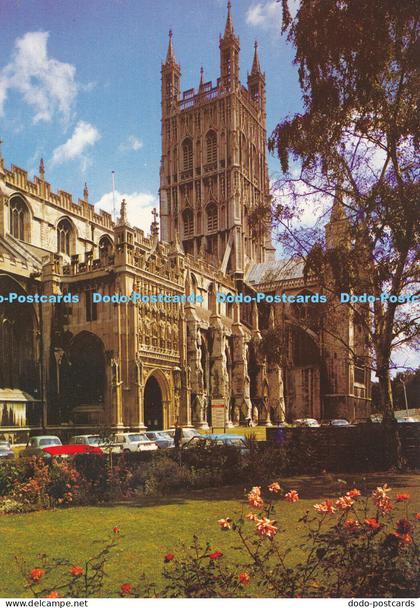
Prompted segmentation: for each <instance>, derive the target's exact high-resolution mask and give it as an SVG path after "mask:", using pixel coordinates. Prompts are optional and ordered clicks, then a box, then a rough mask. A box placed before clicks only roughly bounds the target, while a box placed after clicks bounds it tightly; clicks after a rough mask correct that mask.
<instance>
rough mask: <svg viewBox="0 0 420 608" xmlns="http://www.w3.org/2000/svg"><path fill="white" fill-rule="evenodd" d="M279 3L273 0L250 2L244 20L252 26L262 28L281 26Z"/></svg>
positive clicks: (277, 27)
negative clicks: (269, 0)
mask: <svg viewBox="0 0 420 608" xmlns="http://www.w3.org/2000/svg"><path fill="white" fill-rule="evenodd" d="M281 16H282V10H281V4H280V3H279V2H276V0H273V1H271V2H265V3H262V2H258V4H251V6H250V7H249V8H248V11H247V13H246V22H247V23H248V25H253V26H254V27H261V28H263V29H272V28H273V27H274V28H276V29H280V28H281Z"/></svg>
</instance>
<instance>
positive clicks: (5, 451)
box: [0, 441, 15, 460]
mask: <svg viewBox="0 0 420 608" xmlns="http://www.w3.org/2000/svg"><path fill="white" fill-rule="evenodd" d="M14 457H15V453H14V452H13V450H12V447H11V445H10V443H9V442H8V441H0V459H1V460H3V459H6V458H14Z"/></svg>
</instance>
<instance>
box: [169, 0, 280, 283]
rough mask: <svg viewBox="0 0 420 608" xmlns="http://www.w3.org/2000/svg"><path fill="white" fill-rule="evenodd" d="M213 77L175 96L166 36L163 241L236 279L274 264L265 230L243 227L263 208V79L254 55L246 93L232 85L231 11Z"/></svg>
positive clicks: (176, 80)
mask: <svg viewBox="0 0 420 608" xmlns="http://www.w3.org/2000/svg"><path fill="white" fill-rule="evenodd" d="M219 49H220V77H219V78H218V80H217V83H216V84H215V85H213V84H212V82H205V80H204V71H203V69H202V70H201V78H200V84H199V87H198V90H195V89H189V90H187V91H184V92H183V93H182V96H181V95H180V76H181V70H180V67H179V65H178V64H177V62H176V60H175V54H174V48H173V40H172V34H170V40H169V48H168V52H167V56H166V60H165V63H164V64H163V65H162V159H161V179H160V219H161V226H162V239H163V240H164V241H169V242H171V241H174V240H175V235H176V234H177V233H178V236H179V239H180V241H181V242H182V245H183V248H184V251H185V253H187V254H191V255H194V256H202V257H205V258H206V259H207V261H209V262H211V263H212V264H213V265H214V266H216V267H217V268H220V269H221V270H222V271H223V272H226V273H229V274H231V275H233V276H235V277H236V278H238V279H240V278H242V277H243V276H244V273H245V272H246V271H247V269H248V267H249V266H251V265H252V264H253V263H255V262H264V261H267V260H269V259H272V258H273V255H274V248H273V246H272V244H271V235H270V233H269V228H268V227H267V225H265V224H264V225H263V223H261V224H260V225H255V223H252V225H251V223H250V222H248V218H249V216H250V215H251V213H252V211H253V210H254V209H255V207H256V206H258V205H263V204H266V203H267V202H268V201H269V196H270V195H269V181H268V170H267V162H266V124H265V116H266V114H265V77H264V74H263V73H262V72H261V69H260V63H259V58H258V50H257V47H256V48H255V55H254V61H253V65H252V70H251V73H250V74H249V75H248V87H245V86H244V85H242V84H241V82H240V79H239V57H240V55H239V52H240V42H239V37H238V36H237V35H236V33H235V30H234V26H233V20H232V14H231V4H230V2H229V3H228V15H227V20H226V25H225V30H224V33H223V36H221V37H220V41H219Z"/></svg>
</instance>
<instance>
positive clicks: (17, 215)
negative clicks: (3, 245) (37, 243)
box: [9, 196, 29, 241]
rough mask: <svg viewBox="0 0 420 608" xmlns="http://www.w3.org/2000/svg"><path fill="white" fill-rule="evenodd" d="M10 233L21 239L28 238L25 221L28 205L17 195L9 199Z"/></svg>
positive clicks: (26, 219) (26, 220)
mask: <svg viewBox="0 0 420 608" xmlns="http://www.w3.org/2000/svg"><path fill="white" fill-rule="evenodd" d="M9 205H10V234H11V235H12V236H14V237H15V238H16V239H19V240H21V241H25V240H29V239H28V238H25V236H26V237H28V232H27V231H26V230H25V223H27V222H28V219H29V218H28V215H29V214H28V207H27V206H26V203H25V201H24V200H23V199H22V198H20V197H19V196H14V197H13V198H12V199H10V203H9Z"/></svg>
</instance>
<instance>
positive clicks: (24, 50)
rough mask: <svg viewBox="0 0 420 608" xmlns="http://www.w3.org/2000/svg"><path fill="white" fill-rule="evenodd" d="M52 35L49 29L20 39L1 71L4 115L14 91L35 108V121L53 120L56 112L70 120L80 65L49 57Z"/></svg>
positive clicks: (0, 110) (0, 107) (0, 95)
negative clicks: (10, 93) (7, 102)
mask: <svg viewBox="0 0 420 608" xmlns="http://www.w3.org/2000/svg"><path fill="white" fill-rule="evenodd" d="M48 37H49V33H48V32H28V33H26V34H24V36H22V37H21V38H18V39H17V40H16V42H15V49H14V52H13V56H12V60H11V61H10V63H8V64H7V65H6V66H5V67H4V68H3V69H2V70H0V116H2V115H3V114H4V104H5V102H6V99H7V96H8V93H9V91H13V90H14V91H17V92H18V93H21V95H22V96H23V99H24V100H25V102H26V103H27V104H28V105H29V106H32V108H33V109H34V112H35V114H34V117H33V122H34V123H38V122H49V121H51V120H52V118H53V116H54V115H55V114H56V113H59V114H61V116H62V117H63V119H64V120H65V121H68V120H69V119H70V117H71V112H72V108H73V105H74V102H75V99H76V96H77V92H78V84H77V82H76V68H75V67H74V65H72V64H70V63H63V62H61V61H58V60H57V59H54V58H52V57H49V56H48V49H47V44H48Z"/></svg>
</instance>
